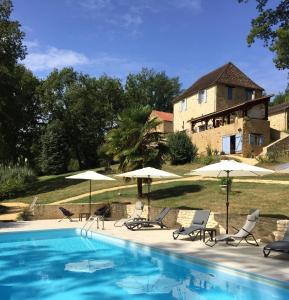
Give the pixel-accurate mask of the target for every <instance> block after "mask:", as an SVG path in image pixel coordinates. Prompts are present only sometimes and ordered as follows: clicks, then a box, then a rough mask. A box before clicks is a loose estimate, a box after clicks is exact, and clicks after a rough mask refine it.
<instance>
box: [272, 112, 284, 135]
mask: <svg viewBox="0 0 289 300" xmlns="http://www.w3.org/2000/svg"><path fill="white" fill-rule="evenodd" d="M269 121H270V127H271V128H273V129H276V130H279V131H284V130H287V129H288V128H287V112H286V111H280V112H278V113H275V114H271V115H269Z"/></svg>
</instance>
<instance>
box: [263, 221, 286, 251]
mask: <svg viewBox="0 0 289 300" xmlns="http://www.w3.org/2000/svg"><path fill="white" fill-rule="evenodd" d="M271 251H276V252H284V253H289V225H288V227H287V230H286V232H285V234H284V237H283V240H281V241H275V242H272V243H270V244H268V245H266V246H265V247H264V248H263V254H264V257H268V256H269V254H270V252H271Z"/></svg>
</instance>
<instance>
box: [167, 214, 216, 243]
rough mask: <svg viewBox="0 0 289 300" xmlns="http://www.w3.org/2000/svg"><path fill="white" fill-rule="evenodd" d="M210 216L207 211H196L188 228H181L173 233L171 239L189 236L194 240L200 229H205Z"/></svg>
mask: <svg viewBox="0 0 289 300" xmlns="http://www.w3.org/2000/svg"><path fill="white" fill-rule="evenodd" d="M209 216H210V211H209V210H197V211H196V212H195V215H194V217H193V219H192V222H191V225H190V226H189V227H181V228H179V229H177V230H175V231H174V232H173V238H174V239H175V240H176V239H177V238H178V237H179V236H180V235H183V236H187V235H188V236H189V237H190V238H191V239H192V240H194V239H195V238H196V237H197V236H198V235H199V234H201V231H202V229H204V228H206V225H207V223H208V220H209Z"/></svg>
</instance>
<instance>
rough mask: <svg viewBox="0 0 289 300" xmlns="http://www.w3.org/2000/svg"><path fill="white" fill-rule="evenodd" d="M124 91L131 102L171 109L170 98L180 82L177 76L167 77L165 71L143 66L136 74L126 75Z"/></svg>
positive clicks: (176, 92) (164, 109)
mask: <svg viewBox="0 0 289 300" xmlns="http://www.w3.org/2000/svg"><path fill="white" fill-rule="evenodd" d="M125 92H126V96H127V99H128V101H129V102H130V103H131V104H142V105H150V106H151V107H152V108H153V109H156V110H161V111H172V100H173V98H174V97H175V96H176V95H178V94H179V92H180V83H179V79H178V77H173V78H169V77H168V76H167V75H166V73H165V72H155V71H154V70H152V69H146V68H144V69H142V70H141V72H140V73H138V74H129V75H128V76H127V79H126V84H125Z"/></svg>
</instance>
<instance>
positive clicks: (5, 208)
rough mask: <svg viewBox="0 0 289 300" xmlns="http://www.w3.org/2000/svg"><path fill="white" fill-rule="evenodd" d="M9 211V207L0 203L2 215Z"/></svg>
mask: <svg viewBox="0 0 289 300" xmlns="http://www.w3.org/2000/svg"><path fill="white" fill-rule="evenodd" d="M8 211H9V207H7V206H4V205H0V215H3V214H6V213H7V212H8Z"/></svg>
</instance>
